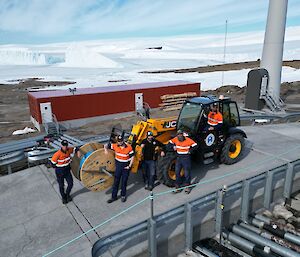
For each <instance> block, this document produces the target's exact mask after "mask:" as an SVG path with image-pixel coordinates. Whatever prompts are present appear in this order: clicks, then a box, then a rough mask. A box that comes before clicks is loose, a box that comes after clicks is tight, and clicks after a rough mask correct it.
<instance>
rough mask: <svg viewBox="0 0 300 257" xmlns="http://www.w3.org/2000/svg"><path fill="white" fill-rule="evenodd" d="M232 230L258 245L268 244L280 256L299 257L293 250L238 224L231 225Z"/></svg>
mask: <svg viewBox="0 0 300 257" xmlns="http://www.w3.org/2000/svg"><path fill="white" fill-rule="evenodd" d="M232 231H233V232H234V233H235V234H237V235H239V236H241V237H243V238H246V239H248V240H250V241H252V242H254V243H256V244H258V245H261V246H269V247H270V248H271V250H272V251H273V252H275V253H277V254H280V255H282V256H285V257H299V256H300V255H299V254H298V253H296V252H295V251H293V250H291V249H288V248H285V247H282V246H280V245H279V244H277V243H275V242H272V241H271V240H269V239H266V238H264V237H262V236H260V235H258V234H256V233H254V232H252V231H250V230H248V229H245V228H242V227H240V226H238V225H234V226H232Z"/></svg>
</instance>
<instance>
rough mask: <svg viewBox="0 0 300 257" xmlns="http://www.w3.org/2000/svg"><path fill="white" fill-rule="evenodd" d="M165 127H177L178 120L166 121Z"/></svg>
mask: <svg viewBox="0 0 300 257" xmlns="http://www.w3.org/2000/svg"><path fill="white" fill-rule="evenodd" d="M163 127H164V128H176V120H172V121H166V122H165V123H164V125H163Z"/></svg>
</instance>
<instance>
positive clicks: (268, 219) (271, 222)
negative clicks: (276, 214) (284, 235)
mask: <svg viewBox="0 0 300 257" xmlns="http://www.w3.org/2000/svg"><path fill="white" fill-rule="evenodd" d="M254 217H255V218H256V219H258V220H261V221H263V222H264V223H265V224H268V225H272V226H273V225H276V226H278V227H279V228H280V229H282V230H284V231H286V232H289V233H291V234H293V235H296V236H298V237H299V236H300V233H299V232H297V231H296V230H294V229H291V228H289V227H287V226H286V225H283V224H279V223H278V222H276V220H272V219H270V218H268V217H265V216H263V215H261V214H256V215H255V216H254Z"/></svg>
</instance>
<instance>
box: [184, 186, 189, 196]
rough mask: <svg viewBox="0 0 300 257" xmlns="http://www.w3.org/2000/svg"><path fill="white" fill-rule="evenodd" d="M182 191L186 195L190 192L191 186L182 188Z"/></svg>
mask: <svg viewBox="0 0 300 257" xmlns="http://www.w3.org/2000/svg"><path fill="white" fill-rule="evenodd" d="M184 192H185V193H186V194H187V195H188V194H189V193H190V192H191V188H190V187H188V188H186V189H185V190H184Z"/></svg>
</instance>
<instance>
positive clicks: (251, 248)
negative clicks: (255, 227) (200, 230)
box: [223, 232, 275, 257]
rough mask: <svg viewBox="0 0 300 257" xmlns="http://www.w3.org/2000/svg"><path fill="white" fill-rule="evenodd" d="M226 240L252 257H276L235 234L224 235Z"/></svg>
mask: <svg viewBox="0 0 300 257" xmlns="http://www.w3.org/2000/svg"><path fill="white" fill-rule="evenodd" d="M223 236H224V238H226V239H227V240H228V241H229V242H230V243H231V244H232V245H234V246H235V247H237V248H238V249H240V250H242V251H244V252H245V253H247V254H250V255H251V256H260V257H275V255H274V254H272V253H268V252H266V251H264V250H263V249H261V248H260V247H258V246H257V245H255V244H254V243H252V242H250V241H248V240H246V239H244V238H242V237H240V236H238V235H236V234H234V233H230V232H229V233H223Z"/></svg>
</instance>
